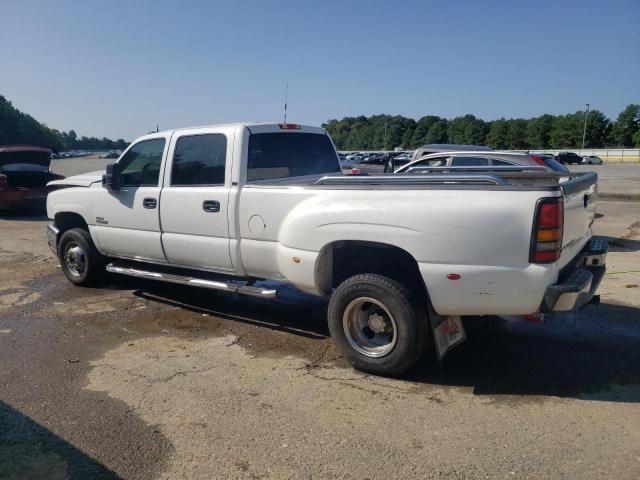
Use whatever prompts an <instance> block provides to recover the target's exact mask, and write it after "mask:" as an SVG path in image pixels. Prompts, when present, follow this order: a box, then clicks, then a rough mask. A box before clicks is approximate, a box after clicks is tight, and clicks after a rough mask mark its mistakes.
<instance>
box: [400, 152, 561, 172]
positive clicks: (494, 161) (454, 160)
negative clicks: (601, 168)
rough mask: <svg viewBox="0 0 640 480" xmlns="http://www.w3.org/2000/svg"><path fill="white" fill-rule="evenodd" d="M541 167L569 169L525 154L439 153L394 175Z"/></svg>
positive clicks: (416, 162)
mask: <svg viewBox="0 0 640 480" xmlns="http://www.w3.org/2000/svg"><path fill="white" fill-rule="evenodd" d="M517 166H520V167H541V168H544V169H545V170H547V171H549V172H565V173H566V172H568V171H569V169H568V168H567V167H565V166H564V165H562V164H561V163H559V162H557V161H556V160H555V159H553V158H551V157H547V156H543V155H535V154H526V153H502V152H495V151H478V152H439V153H432V154H431V155H426V156H424V157H422V158H420V159H419V160H414V161H413V162H410V163H407V164H406V165H403V166H402V167H400V168H398V169H397V170H396V171H395V172H394V173H411V172H416V171H420V169H421V167H460V168H462V167H471V168H480V167H487V168H489V167H517Z"/></svg>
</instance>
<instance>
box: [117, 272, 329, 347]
mask: <svg viewBox="0 0 640 480" xmlns="http://www.w3.org/2000/svg"><path fill="white" fill-rule="evenodd" d="M127 282H130V285H135V286H137V287H142V288H138V289H137V290H135V291H134V292H133V294H134V295H135V296H136V297H139V298H144V299H147V300H151V301H154V302H159V303H163V304H165V305H169V306H173V307H180V308H182V309H185V310H189V311H191V312H194V313H199V314H206V315H211V316H214V317H219V318H222V319H225V320H232V321H236V322H241V323H246V324H249V325H255V326H259V327H263V328H268V329H270V330H276V331H282V332H286V333H290V334H293V335H297V336H301V337H305V338H310V339H317V340H322V339H326V338H328V337H329V329H328V327H327V321H326V305H327V301H326V300H324V299H322V298H318V297H315V296H312V295H307V294H305V293H303V292H301V291H299V290H297V289H295V288H293V287H290V286H288V285H284V284H282V285H280V284H278V298H277V300H271V301H266V300H264V299H260V298H254V297H248V296H239V295H233V294H225V293H218V292H211V291H209V290H204V289H199V288H193V287H183V286H179V285H170V284H164V283H159V282H153V281H148V282H147V281H144V282H143V281H140V280H131V279H127ZM263 283H264V282H263Z"/></svg>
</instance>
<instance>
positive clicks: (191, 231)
mask: <svg viewBox="0 0 640 480" xmlns="http://www.w3.org/2000/svg"><path fill="white" fill-rule="evenodd" d="M233 132H234V130H233V129H231V128H225V127H221V128H219V129H215V130H212V129H211V128H206V129H193V130H181V131H180V133H176V134H174V136H173V137H172V139H171V146H170V148H169V154H168V157H167V158H170V159H171V161H170V162H169V163H168V164H167V165H168V167H167V168H166V172H165V177H164V188H163V189H162V195H161V198H160V221H161V225H162V246H163V247H164V252H165V255H166V257H167V260H168V261H169V263H171V264H174V265H181V266H187V267H194V268H202V269H207V270H215V271H220V272H232V271H233V265H232V263H231V255H230V253H229V243H230V241H229V212H228V207H229V188H230V183H231V172H230V164H231V155H232V152H233V138H234V134H233Z"/></svg>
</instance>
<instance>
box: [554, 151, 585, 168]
mask: <svg viewBox="0 0 640 480" xmlns="http://www.w3.org/2000/svg"><path fill="white" fill-rule="evenodd" d="M556 160H558V161H559V162H560V163H569V164H571V163H575V164H578V165H580V164H581V163H582V157H581V156H580V155H578V154H577V153H573V152H560V153H559V154H558V155H557V156H556Z"/></svg>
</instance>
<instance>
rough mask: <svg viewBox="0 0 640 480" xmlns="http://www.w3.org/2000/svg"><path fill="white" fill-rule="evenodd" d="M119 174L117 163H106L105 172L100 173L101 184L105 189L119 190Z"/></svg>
mask: <svg viewBox="0 0 640 480" xmlns="http://www.w3.org/2000/svg"><path fill="white" fill-rule="evenodd" d="M119 174H120V171H119V169H118V164H116V163H110V164H109V165H107V170H106V172H105V174H104V175H102V186H104V187H105V188H106V189H107V190H120V177H119Z"/></svg>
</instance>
